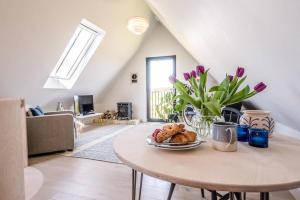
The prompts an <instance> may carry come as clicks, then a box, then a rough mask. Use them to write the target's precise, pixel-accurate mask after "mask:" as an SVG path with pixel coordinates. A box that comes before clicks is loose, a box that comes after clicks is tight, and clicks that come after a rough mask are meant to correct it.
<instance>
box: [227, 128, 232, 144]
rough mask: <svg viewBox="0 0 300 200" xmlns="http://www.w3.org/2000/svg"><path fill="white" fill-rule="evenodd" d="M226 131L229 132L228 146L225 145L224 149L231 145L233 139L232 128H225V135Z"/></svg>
mask: <svg viewBox="0 0 300 200" xmlns="http://www.w3.org/2000/svg"><path fill="white" fill-rule="evenodd" d="M228 130H229V132H230V141H229V142H228V144H227V145H226V148H228V147H229V145H230V144H231V142H232V139H233V128H226V134H227V133H228V132H227V131H228Z"/></svg>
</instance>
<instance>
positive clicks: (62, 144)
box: [26, 114, 74, 155]
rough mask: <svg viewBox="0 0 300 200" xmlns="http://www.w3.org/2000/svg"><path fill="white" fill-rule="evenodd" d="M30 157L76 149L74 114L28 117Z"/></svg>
mask: <svg viewBox="0 0 300 200" xmlns="http://www.w3.org/2000/svg"><path fill="white" fill-rule="evenodd" d="M26 121H27V139H28V153H29V155H34V154H40V153H48V152H54V151H62V150H70V149H73V148H74V118H73V115H72V114H58V115H43V116H35V117H27V118H26Z"/></svg>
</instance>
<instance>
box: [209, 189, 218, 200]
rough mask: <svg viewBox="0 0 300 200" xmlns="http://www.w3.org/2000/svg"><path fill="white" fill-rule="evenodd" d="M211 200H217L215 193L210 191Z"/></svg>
mask: <svg viewBox="0 0 300 200" xmlns="http://www.w3.org/2000/svg"><path fill="white" fill-rule="evenodd" d="M211 200H218V198H217V192H216V191H211Z"/></svg>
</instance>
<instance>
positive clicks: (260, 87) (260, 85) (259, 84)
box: [254, 82, 267, 93]
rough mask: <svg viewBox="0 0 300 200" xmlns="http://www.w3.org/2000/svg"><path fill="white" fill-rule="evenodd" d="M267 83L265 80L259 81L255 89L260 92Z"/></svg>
mask: <svg viewBox="0 0 300 200" xmlns="http://www.w3.org/2000/svg"><path fill="white" fill-rule="evenodd" d="M266 87H267V85H266V84H264V83H263V82H260V83H258V84H257V85H256V86H255V87H254V90H255V91H256V92H257V93H258V92H261V91H263V90H264V89H266Z"/></svg>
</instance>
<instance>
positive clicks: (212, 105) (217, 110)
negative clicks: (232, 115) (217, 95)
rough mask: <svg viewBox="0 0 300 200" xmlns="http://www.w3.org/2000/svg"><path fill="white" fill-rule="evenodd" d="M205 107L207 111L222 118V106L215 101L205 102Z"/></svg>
mask: <svg viewBox="0 0 300 200" xmlns="http://www.w3.org/2000/svg"><path fill="white" fill-rule="evenodd" d="M204 105H205V106H206V107H207V109H208V110H209V111H210V112H211V113H212V114H214V115H216V116H220V115H221V105H220V103H219V102H218V101H216V100H213V101H209V102H205V103H204Z"/></svg>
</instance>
